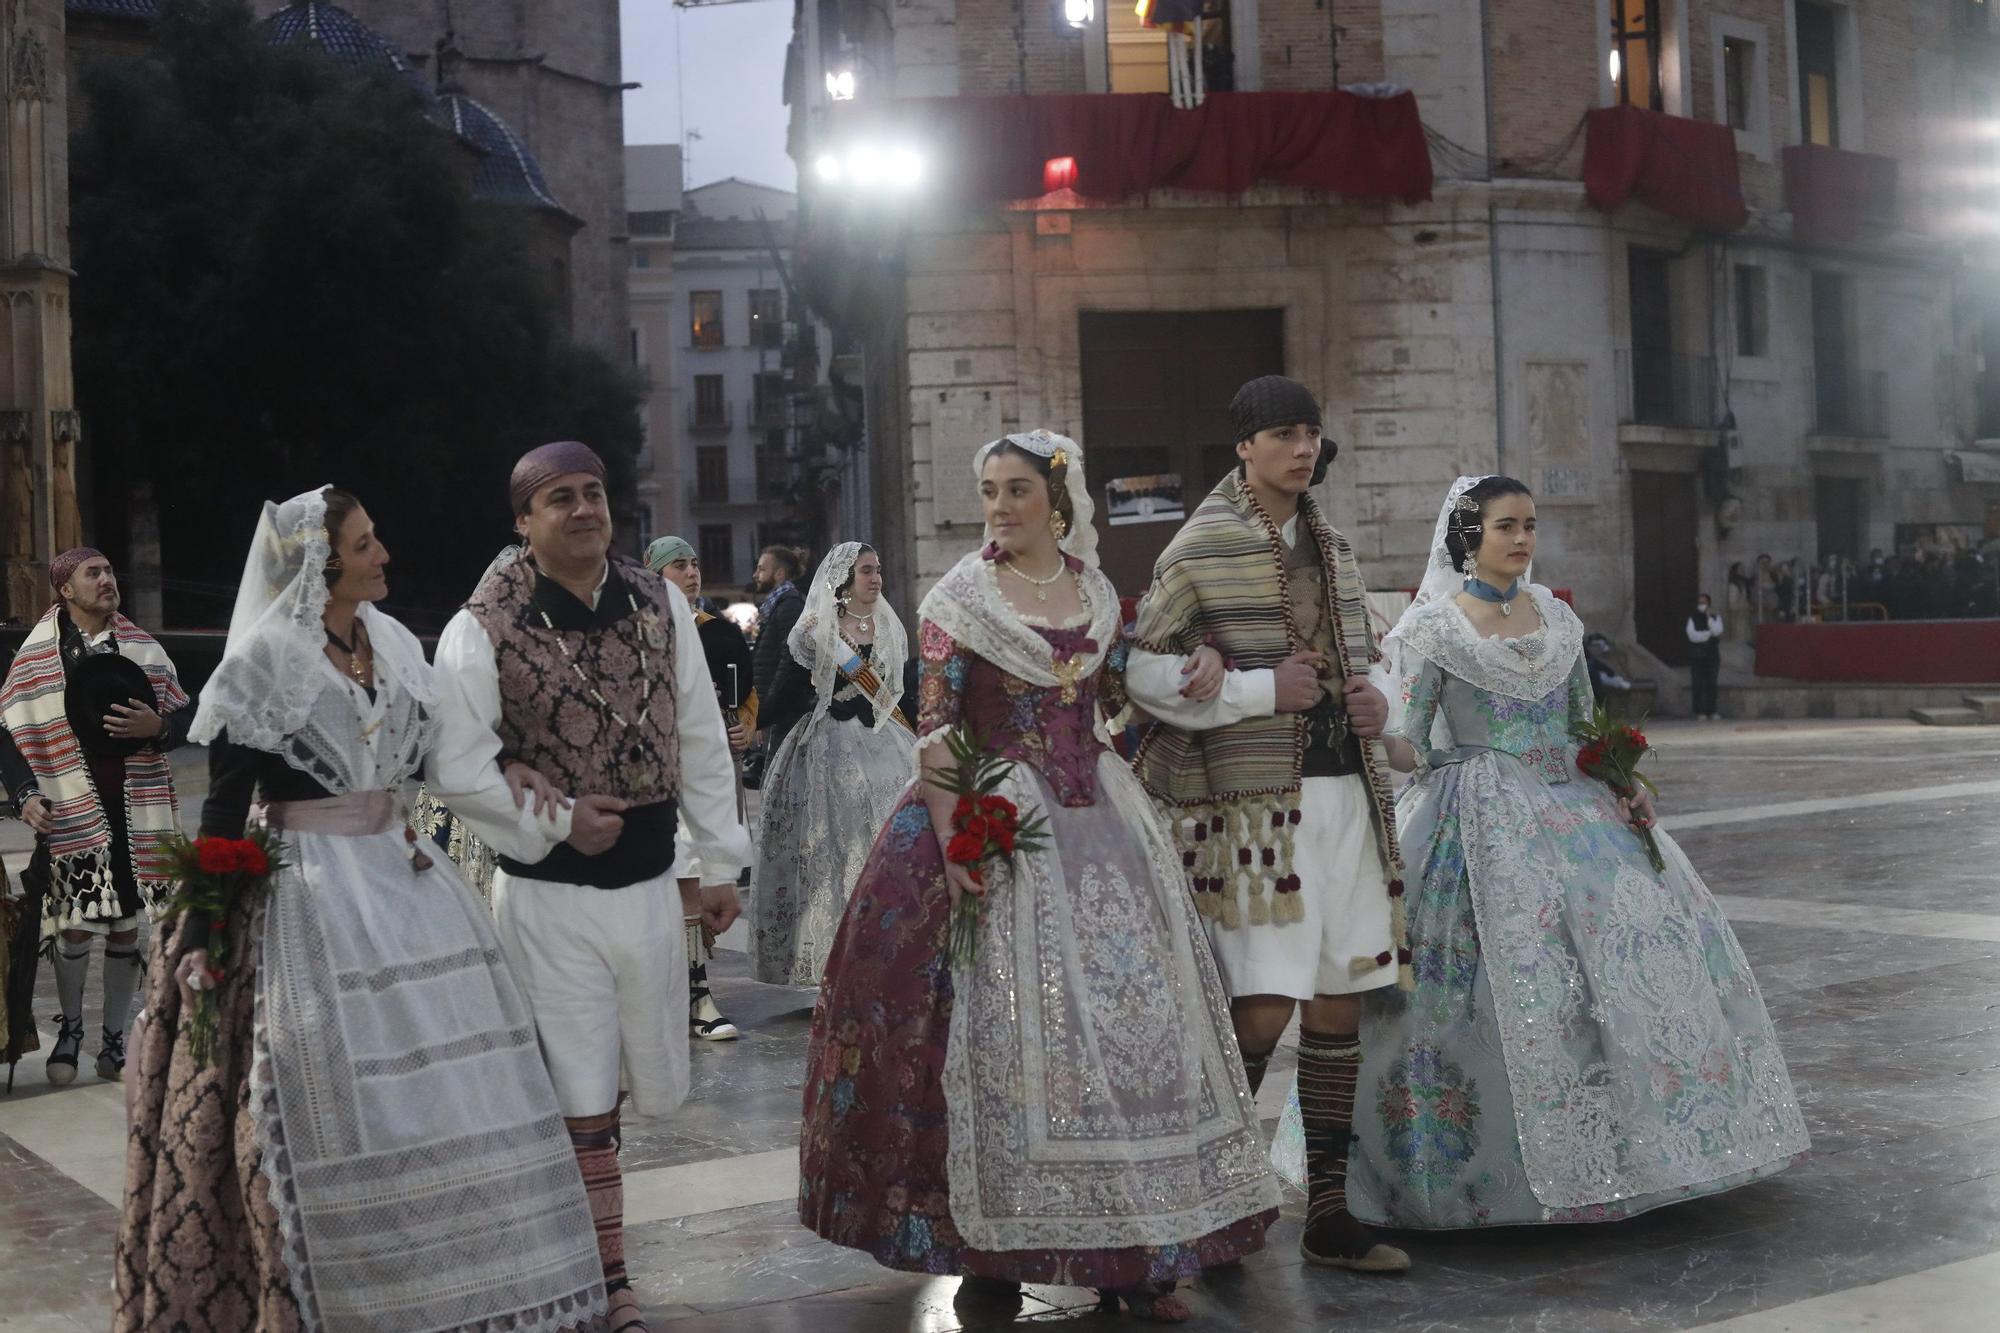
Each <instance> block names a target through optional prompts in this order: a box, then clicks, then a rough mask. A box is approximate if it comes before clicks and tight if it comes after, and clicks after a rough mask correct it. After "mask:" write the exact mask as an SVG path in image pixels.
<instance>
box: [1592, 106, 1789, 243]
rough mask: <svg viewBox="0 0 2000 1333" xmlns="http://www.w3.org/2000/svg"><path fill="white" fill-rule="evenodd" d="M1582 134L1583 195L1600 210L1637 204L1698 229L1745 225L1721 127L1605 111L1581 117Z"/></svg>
mask: <svg viewBox="0 0 2000 1333" xmlns="http://www.w3.org/2000/svg"><path fill="white" fill-rule="evenodd" d="M1585 136H1586V137H1585V141H1584V150H1583V189H1584V194H1585V195H1586V197H1588V198H1589V200H1590V202H1591V203H1592V204H1593V205H1595V206H1596V207H1598V208H1600V209H1602V210H1603V211H1605V212H1607V213H1609V212H1612V211H1614V210H1616V209H1618V208H1621V207H1623V206H1624V204H1625V203H1626V202H1627V201H1628V200H1632V199H1637V200H1638V201H1639V202H1640V203H1642V204H1646V205H1647V206H1649V207H1651V208H1653V209H1656V210H1658V211H1659V212H1661V213H1665V214H1666V215H1667V216H1668V217H1671V218H1678V219H1680V220H1681V221H1682V222H1686V223H1689V224H1691V225H1693V226H1696V227H1699V228H1702V229H1703V230H1705V231H1734V230H1735V229H1736V228H1738V227H1740V226H1742V225H1743V224H1744V223H1745V222H1746V221H1748V220H1749V217H1750V210H1749V208H1748V206H1747V205H1745V203H1744V202H1743V181H1742V177H1741V176H1740V175H1739V174H1738V172H1737V169H1736V132H1735V131H1734V130H1732V129H1730V128H1729V126H1727V125H1718V124H1714V123H1711V122H1709V121H1705V120H1690V119H1688V118H1687V117H1685V116H1670V115H1667V114H1666V113H1665V112H1662V111H1649V110H1646V109H1645V108H1643V107H1636V106H1611V107H1602V108H1600V109H1598V110H1596V111H1592V112H1590V113H1589V118H1588V121H1587V123H1586V126H1585Z"/></svg>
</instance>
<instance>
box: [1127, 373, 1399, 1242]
mask: <svg viewBox="0 0 2000 1333" xmlns="http://www.w3.org/2000/svg"><path fill="white" fill-rule="evenodd" d="M1229 413H1230V420H1231V426H1232V428H1233V430H1234V433H1235V436H1236V456H1237V458H1238V460H1239V462H1238V465H1237V467H1236V469H1235V470H1234V471H1232V472H1231V473H1230V474H1229V475H1228V476H1227V477H1225V478H1223V480H1222V482H1221V484H1220V485H1218V486H1217V487H1216V488H1215V489H1214V490H1213V491H1211V492H1210V493H1209V495H1208V497H1207V498H1206V499H1204V500H1203V501H1202V502H1201V504H1200V505H1199V506H1198V507H1197V508H1196V509H1195V511H1194V513H1193V514H1192V515H1191V516H1190V517H1189V519H1188V521H1187V524H1186V526H1184V527H1183V528H1182V529H1181V530H1180V532H1179V533H1178V534H1176V535H1175V537H1174V539H1173V540H1172V541H1171V542H1169V543H1168V545H1167V549H1166V550H1165V551H1164V552H1162V553H1161V555H1160V559H1159V563H1158V564H1157V565H1156V566H1155V568H1154V571H1153V584H1152V587H1151V588H1150V589H1149V590H1148V592H1147V594H1146V598H1145V601H1144V602H1143V603H1142V604H1141V606H1140V608H1139V624H1138V630H1137V635H1136V646H1135V648H1134V650H1133V652H1132V654H1131V659H1130V663H1129V665H1128V667H1127V669H1126V685H1127V688H1128V690H1129V692H1130V694H1131V697H1132V699H1133V701H1134V702H1136V703H1137V704H1138V705H1139V706H1140V707H1142V708H1144V709H1145V711H1146V712H1148V713H1150V714H1151V715H1152V716H1153V717H1155V718H1157V719H1158V720H1159V722H1160V725H1159V726H1157V727H1155V728H1154V729H1153V730H1152V731H1151V732H1150V733H1149V734H1148V735H1147V737H1146V740H1145V742H1144V743H1143V744H1142V745H1141V746H1140V748H1139V754H1138V757H1137V759H1136V760H1135V766H1136V767H1137V769H1138V772H1139V777H1140V780H1141V781H1142V782H1143V783H1144V784H1145V786H1146V788H1147V790H1148V791H1149V792H1150V793H1151V794H1152V795H1153V798H1154V799H1155V800H1156V801H1158V802H1159V803H1160V804H1161V806H1162V807H1163V808H1164V809H1165V811H1166V813H1167V815H1168V817H1169V819H1170V821H1171V822H1172V823H1173V825H1174V828H1175V831H1176V834H1177V836H1178V837H1179V838H1180V840H1181V847H1182V858H1183V860H1184V862H1185V863H1186V865H1187V866H1188V874H1189V877H1190V880H1191V882H1192V887H1193V890H1194V895H1195V903H1196V905H1197V907H1198V908H1199V909H1200V911H1201V914H1202V916H1203V918H1204V920H1205V922H1206V925H1207V928H1208V936H1209V942H1210V943H1211V945H1213V947H1214V952H1215V961H1216V965H1217V966H1218V967H1219V968H1220V970H1221V972H1222V980H1223V984H1224V985H1225V986H1226V987H1227V989H1228V991H1229V993H1230V995H1231V997H1232V1000H1231V1005H1230V1009H1231V1014H1232V1016H1233V1018H1234V1019H1235V1026H1236V1037H1237V1041H1238V1043H1239V1044H1240V1045H1241V1047H1242V1049H1243V1059H1244V1064H1245V1066H1246V1067H1247V1069H1248V1071H1249V1074H1250V1087H1251V1090H1252V1092H1253V1093H1254V1092H1255V1090H1256V1089H1257V1087H1258V1085H1259V1084H1260V1083H1261V1082H1262V1080H1263V1076H1264V1070H1265V1067H1266V1065H1267V1063H1268V1062H1269V1060H1270V1058H1271V1052H1272V1051H1273V1050H1274V1049H1275V1048H1276V1046H1277V1044H1278V1038H1279V1037H1280V1036H1281V1035H1282V1034H1283V1032H1284V1030H1285V1027H1286V1025H1287V1024H1288V1023H1289V1022H1290V1021H1291V1017H1292V1013H1293V1011H1294V1009H1295V1008H1297V1007H1298V1006H1300V1005H1303V1006H1304V1014H1303V1015H1302V1019H1301V1025H1300V1026H1301V1031H1300V1036H1299V1104H1300V1109H1301V1110H1302V1112H1303V1113H1304V1118H1305V1126H1306V1146H1307V1174H1308V1176H1309V1185H1310V1194H1311V1199H1310V1202H1309V1204H1308V1206H1307V1211H1306V1231H1305V1235H1304V1237H1303V1239H1302V1240H1301V1248H1302V1249H1303V1250H1304V1252H1305V1256H1306V1258H1307V1259H1308V1260H1311V1261H1312V1262H1314V1263H1320V1264H1326V1265H1329V1266H1333V1267H1340V1268H1347V1269H1351V1270H1354V1271H1357V1272H1400V1271H1402V1270H1404V1269H1407V1268H1408V1267H1409V1262H1410V1261H1409V1256H1408V1255H1406V1254H1404V1253H1403V1252H1402V1251H1401V1250H1398V1249H1394V1248H1392V1247H1390V1246H1388V1245H1382V1244H1378V1243H1377V1242H1376V1241H1375V1239H1374V1237H1373V1235H1372V1234H1371V1233H1370V1232H1369V1231H1368V1230H1367V1229H1366V1228H1365V1227H1363V1226H1362V1225H1361V1224H1360V1223H1359V1222H1357V1221H1356V1220H1355V1219H1354V1217H1353V1216H1352V1215H1351V1214H1349V1212H1348V1211H1347V1199H1346V1193H1345V1188H1346V1178H1347V1144H1348V1138H1349V1133H1350V1129H1351V1126H1352V1121H1353V1110H1354V1088H1355V1081H1356V1077H1357V1075H1358V1072H1359V1069H1360V1061H1361V1047H1360V1038H1359V1034H1360V1019H1361V1004H1360V995H1361V993H1362V992H1364V991H1368V990H1372V989H1375V988H1377V987H1381V986H1391V985H1395V984H1397V983H1398V981H1399V980H1406V979H1407V978H1408V976H1409V951H1408V949H1407V948H1406V947H1405V942H1404V940H1403V937H1402V912H1401V892H1402V884H1401V879H1400V875H1401V873H1402V872H1401V868H1400V863H1399V860H1398V852H1397V848H1396V826H1395V817H1394V812H1393V810H1392V808H1391V803H1390V789H1389V779H1388V767H1387V762H1386V760H1385V758H1384V756H1383V754H1382V751H1381V745H1380V742H1379V741H1378V739H1377V738H1378V737H1380V736H1381V735H1382V732H1383V728H1384V726H1385V725H1386V723H1387V721H1388V701H1387V700H1386V699H1384V698H1383V696H1382V694H1381V692H1380V691H1379V690H1377V689H1376V688H1375V687H1374V686H1373V685H1371V684H1369V683H1368V679H1367V672H1368V668H1369V666H1370V665H1371V664H1373V663H1374V662H1375V661H1376V660H1377V658H1378V657H1379V653H1378V651H1377V648H1376V644H1375V639H1374V634H1373V630H1372V628H1371V626H1370V622H1369V618H1368V607H1367V603H1366V589H1365V588H1364V587H1363V586H1362V582H1361V574H1360V570H1359V569H1358V567H1357V566H1356V564H1355V560H1354V553H1353V551H1352V550H1351V549H1350V548H1349V547H1348V545H1347V541H1346V539H1345V538H1344V537H1342V536H1341V535H1340V534H1339V533H1337V532H1335V531H1334V530H1333V529H1332V527H1330V526H1329V525H1328V524H1327V522H1326V520H1325V519H1324V518H1323V517H1322V516H1321V514H1320V511H1319V507H1318V505H1317V504H1315V503H1314V501H1313V499H1312V496H1311V494H1310V490H1311V487H1312V486H1314V485H1315V484H1317V483H1318V482H1319V481H1320V480H1321V479H1322V478H1323V477H1324V476H1325V474H1326V468H1327V465H1328V464H1329V463H1330V462H1331V461H1332V458H1333V453H1334V446H1333V444H1332V443H1331V442H1330V441H1327V440H1325V439H1324V438H1323V436H1322V433H1321V425H1320V410H1319V404H1318V403H1317V402H1316V401H1315V400H1314V398H1313V396H1312V393H1311V391H1310V390H1308V389H1307V388H1306V387H1305V386H1304V385H1302V384H1299V383H1297V382H1296V381H1293V380H1289V379H1286V378H1284V377H1283V376H1279V375H1267V376H1265V377H1263V378H1262V379H1256V380H1252V381H1251V382H1250V383H1248V384H1246V385H1244V386H1243V387H1242V389H1241V390H1239V391H1238V393H1237V395H1236V397H1235V399H1234V400H1233V401H1232V402H1231V403H1230V407H1229Z"/></svg>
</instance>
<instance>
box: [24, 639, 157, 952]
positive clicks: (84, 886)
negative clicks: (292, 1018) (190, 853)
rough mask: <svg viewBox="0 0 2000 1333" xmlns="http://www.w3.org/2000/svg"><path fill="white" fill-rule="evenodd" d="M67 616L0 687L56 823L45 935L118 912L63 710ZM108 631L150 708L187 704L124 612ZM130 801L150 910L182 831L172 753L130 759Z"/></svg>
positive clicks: (106, 845)
mask: <svg viewBox="0 0 2000 1333" xmlns="http://www.w3.org/2000/svg"><path fill="white" fill-rule="evenodd" d="M61 614H62V607H61V603H58V604H57V605H55V606H52V607H50V608H49V610H48V613H47V614H45V615H44V616H43V617H42V618H41V620H40V621H38V622H36V625H35V627H34V629H32V630H30V631H29V633H28V637H27V639H26V641H24V642H23V643H22V644H21V651H20V653H19V655H18V656H16V657H15V658H14V665H13V666H12V667H11V668H9V670H8V672H7V679H6V683H5V684H4V685H0V725H4V726H5V727H6V728H7V731H8V733H9V734H10V735H12V736H13V738H14V744H15V745H16V746H18V747H19V749H20V751H21V757H22V758H23V759H25V760H27V761H28V767H29V768H30V769H32V770H33V771H34V774H35V784H36V786H38V787H39V788H41V793H42V796H43V798H44V799H45V800H47V801H48V803H49V814H50V817H51V818H52V819H53V820H54V821H55V827H54V829H53V830H52V831H51V832H50V833H49V835H48V849H49V860H50V884H49V893H48V896H47V898H46V899H45V900H44V905H43V908H42V934H43V936H44V937H47V936H50V935H53V934H55V933H56V932H57V931H58V930H63V929H67V928H70V927H74V926H79V925H81V924H83V923H84V922H86V921H102V920H110V919H114V918H116V917H117V916H118V915H119V908H118V888H117V882H116V880H115V879H114V878H113V876H112V870H111V826H110V825H109V824H108V823H107V822H105V818H104V806H103V803H102V801H101V800H100V798H99V796H98V792H97V788H96V786H95V784H94V783H92V781H91V777H90V768H89V765H88V764H87V763H86V762H85V761H84V755H83V749H82V747H81V746H80V745H79V744H78V742H77V739H76V733H74V732H73V731H71V730H70V726H69V718H68V716H67V714H66V713H65V712H64V709H63V691H64V688H65V686H66V684H67V676H66V673H65V672H64V669H63V659H62V642H61V639H62V635H61V628H62V626H61ZM111 626H112V633H113V634H114V635H115V637H116V638H117V641H118V652H119V655H120V656H123V657H128V658H130V659H131V660H132V661H134V662H136V663H138V664H139V666H140V667H141V668H142V669H144V671H145V673H146V679H147V680H148V681H150V682H152V686H153V698H154V704H153V706H154V707H155V708H157V709H158V710H159V711H160V712H161V713H171V712H175V711H177V710H179V709H182V708H185V707H187V703H188V697H187V694H186V692H185V691H183V690H182V689H181V684H180V679H179V678H178V677H177V676H176V675H175V673H174V664H173V660H172V659H171V658H169V657H168V656H167V651H166V649H164V648H162V647H161V646H160V645H159V642H158V641H157V640H155V639H154V638H153V637H152V636H151V635H150V634H148V633H146V632H145V631H144V630H142V629H140V628H139V627H138V626H137V625H135V624H133V623H132V622H131V621H130V620H127V619H126V618H125V617H124V616H122V615H114V616H113V617H112V620H111ZM124 800H125V811H126V824H127V830H128V837H129V840H130V843H131V847H132V873H133V878H134V879H135V880H136V882H137V883H138V886H139V894H140V896H141V897H142V898H143V899H145V901H146V903H147V905H148V906H152V905H154V904H156V903H158V902H159V901H160V900H161V898H162V896H163V895H164V894H165V893H166V891H167V890H168V888H169V887H170V883H169V881H168V879H167V871H166V866H165V856H166V853H167V849H168V846H169V844H170V843H171V842H172V841H173V839H174V838H175V837H176V836H177V835H178V834H179V832H180V822H179V819H178V816H177V815H176V813H175V810H174V775H173V766H172V765H171V764H170V763H169V762H168V760H167V756H166V755H164V754H161V753H159V752H158V751H155V750H141V751H139V752H138V753H137V754H134V755H131V756H129V757H128V758H127V759H126V760H125V793H124Z"/></svg>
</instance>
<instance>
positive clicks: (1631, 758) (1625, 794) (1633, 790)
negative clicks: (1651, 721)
mask: <svg viewBox="0 0 2000 1333" xmlns="http://www.w3.org/2000/svg"><path fill="white" fill-rule="evenodd" d="M1570 737H1571V738H1572V739H1573V740H1575V741H1576V743H1577V752H1576V767H1577V771H1578V772H1580V773H1582V774H1583V775H1584V776H1585V777H1592V778H1596V779H1597V780H1598V781H1600V782H1602V783H1603V784H1604V785H1605V786H1607V787H1609V788H1611V790H1612V792H1613V793H1615V794H1616V795H1618V796H1619V797H1622V798H1623V799H1625V800H1628V801H1629V800H1632V799H1633V798H1635V797H1637V796H1638V794H1639V788H1641V787H1644V788H1645V789H1646V790H1647V791H1649V792H1651V793H1652V794H1653V795H1655V796H1658V795H1659V794H1660V789H1659V788H1658V787H1655V786H1654V785H1653V780H1652V779H1651V778H1649V777H1647V776H1646V775H1645V774H1644V773H1641V772H1640V771H1639V761H1640V760H1641V759H1643V758H1645V757H1646V754H1647V752H1648V751H1650V750H1651V749H1652V748H1653V747H1652V745H1651V744H1650V743H1649V742H1648V741H1647V740H1646V733H1645V732H1643V731H1640V730H1639V729H1638V728H1637V727H1635V726H1631V725H1629V724H1627V723H1624V722H1621V721H1619V720H1618V719H1617V718H1614V717H1612V716H1611V714H1610V712H1609V711H1607V710H1606V709H1605V707H1604V705H1603V704H1599V705H1597V707H1595V708H1594V709H1592V710H1591V714H1590V720H1589V721H1587V722H1579V723H1577V724H1576V726H1575V728H1574V729H1572V730H1571V732H1570ZM1632 831H1633V832H1634V833H1637V834H1638V835H1639V840H1640V841H1641V842H1643V843H1645V844H1646V855H1647V856H1648V857H1650V858H1651V859H1652V862H1653V869H1654V870H1655V871H1663V870H1665V869H1666V868H1667V859H1666V858H1665V857H1664V856H1661V855H1660V844H1659V840H1658V839H1656V838H1655V837H1654V836H1653V830H1652V827H1651V826H1650V825H1645V824H1639V823H1636V822H1635V823H1634V824H1633V825H1632Z"/></svg>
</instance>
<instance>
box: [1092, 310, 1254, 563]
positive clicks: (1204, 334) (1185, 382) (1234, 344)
mask: <svg viewBox="0 0 2000 1333" xmlns="http://www.w3.org/2000/svg"><path fill="white" fill-rule="evenodd" d="M1079 320H1080V329H1079V333H1080V339H1079V341H1080V347H1081V359H1082V364H1081V366H1080V369H1081V371H1082V379H1083V446H1084V449H1085V451H1086V453H1087V455H1088V457H1089V460H1090V490H1091V498H1092V499H1093V500H1095V501H1096V502H1097V506H1098V553H1099V556H1100V557H1101V558H1102V560H1103V564H1104V573H1105V575H1106V576H1107V577H1108V578H1109V579H1110V580H1111V582H1112V585H1113V586H1114V587H1116V588H1117V589H1118V591H1119V592H1120V593H1121V594H1122V595H1125V596H1137V595H1139V594H1140V593H1143V592H1145V590H1146V587H1147V585H1148V584H1149V583H1150V582H1151V581H1152V577H1153V562H1154V561H1155V560H1157V559H1158V558H1159V554H1160V552H1161V551H1162V550H1163V549H1165V547H1166V544H1167V542H1168V540H1169V539H1171V538H1172V537H1173V535H1174V534H1175V533H1176V532H1178V531H1179V530H1180V525H1179V524H1178V523H1173V522H1157V523H1134V524H1121V525H1119V526H1115V527H1114V526H1112V525H1110V524H1108V523H1106V522H1105V518H1106V515H1105V510H1104V484H1105V483H1106V482H1107V481H1110V480H1112V479H1113V478H1116V477H1136V476H1149V475H1153V474H1156V473H1177V474H1179V476H1180V478H1181V486H1182V494H1183V495H1184V497H1185V500H1186V505H1187V508H1188V509H1189V510H1190V511H1192V510H1193V508H1194V506H1195V505H1196V504H1198V503H1200V501H1201V498H1202V497H1203V496H1204V495H1207V494H1208V492H1209V491H1210V490H1211V489H1212V488H1213V487H1214V486H1215V483H1216V482H1218V481H1220V480H1222V476H1223V474H1224V473H1225V472H1227V471H1228V470H1229V469H1230V468H1231V467H1233V466H1235V464H1236V449H1235V441H1234V440H1232V439H1231V438H1230V428H1229V400H1230V399H1231V398H1233V397H1234V396H1235V395H1236V390H1237V389H1238V388H1240V387H1241V386H1242V384H1243V383H1244V381H1246V380H1251V379H1255V378H1256V377H1257V376H1259V375H1281V374H1283V373H1284V370H1285V321H1284V312H1283V311H1281V310H1218V311H1199V312H1193V311H1190V312H1166V313H1161V312H1144V313H1129V314H1128V313H1123V312H1119V313H1112V312H1105V311H1086V312H1084V313H1083V314H1082V315H1080V316H1079Z"/></svg>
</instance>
